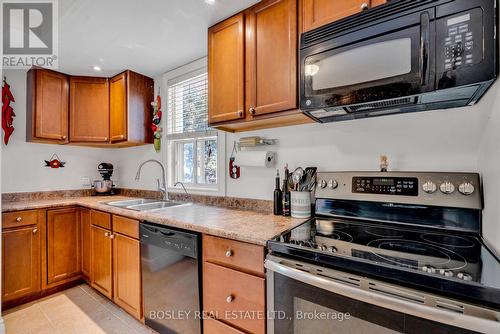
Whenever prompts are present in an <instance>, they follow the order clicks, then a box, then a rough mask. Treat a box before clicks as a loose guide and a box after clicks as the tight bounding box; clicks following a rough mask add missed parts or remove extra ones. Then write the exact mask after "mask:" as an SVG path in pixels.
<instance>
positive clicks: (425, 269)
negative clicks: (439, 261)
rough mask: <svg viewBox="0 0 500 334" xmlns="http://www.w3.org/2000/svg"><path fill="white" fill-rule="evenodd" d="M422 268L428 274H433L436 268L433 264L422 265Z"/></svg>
mask: <svg viewBox="0 0 500 334" xmlns="http://www.w3.org/2000/svg"><path fill="white" fill-rule="evenodd" d="M422 270H423V271H425V272H426V273H429V274H434V273H435V272H436V268H434V267H433V266H423V267H422Z"/></svg>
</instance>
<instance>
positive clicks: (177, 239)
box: [140, 222, 201, 334]
mask: <svg viewBox="0 0 500 334" xmlns="http://www.w3.org/2000/svg"><path fill="white" fill-rule="evenodd" d="M140 233H141V267H142V286H143V288H142V289H143V296H144V297H143V298H144V318H145V322H146V325H147V326H149V327H151V328H152V329H154V330H156V331H157V332H159V333H161V334H164V333H165V334H167V333H168V334H174V333H183V334H184V333H186V334H191V333H193V334H194V333H196V334H199V333H201V320H200V311H201V308H200V305H201V301H200V295H201V294H200V263H199V261H198V260H199V258H200V256H199V254H200V247H199V242H200V239H199V237H198V235H197V234H195V233H190V232H184V231H179V230H176V229H171V228H165V227H160V226H157V225H154V224H151V223H147V222H146V223H141V225H140Z"/></svg>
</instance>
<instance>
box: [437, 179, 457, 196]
mask: <svg viewBox="0 0 500 334" xmlns="http://www.w3.org/2000/svg"><path fill="white" fill-rule="evenodd" d="M439 190H441V192H442V193H443V194H446V195H449V194H453V193H454V192H455V186H454V185H453V183H451V182H449V181H446V182H443V183H441V185H440V186H439Z"/></svg>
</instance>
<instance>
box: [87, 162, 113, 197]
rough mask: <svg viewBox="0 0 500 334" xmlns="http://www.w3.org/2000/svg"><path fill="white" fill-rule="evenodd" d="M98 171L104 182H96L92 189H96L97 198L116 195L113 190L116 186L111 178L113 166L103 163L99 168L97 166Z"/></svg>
mask: <svg viewBox="0 0 500 334" xmlns="http://www.w3.org/2000/svg"><path fill="white" fill-rule="evenodd" d="M97 170H98V171H99V174H101V176H102V180H95V181H94V183H93V184H92V188H93V189H94V195H95V196H110V195H114V194H115V192H114V190H113V188H114V184H113V180H111V176H113V165H112V164H110V163H108V162H101V163H100V164H99V166H97Z"/></svg>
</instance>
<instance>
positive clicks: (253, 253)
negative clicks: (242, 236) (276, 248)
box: [203, 235, 264, 275]
mask: <svg viewBox="0 0 500 334" xmlns="http://www.w3.org/2000/svg"><path fill="white" fill-rule="evenodd" d="M203 259H204V260H205V261H208V262H213V263H217V264H221V265H227V266H229V267H233V268H237V269H241V270H243V271H248V272H250V273H253V274H257V275H264V247H262V246H257V245H252V244H248V243H245V242H240V241H234V240H229V239H223V238H218V237H212V236H209V235H203Z"/></svg>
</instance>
